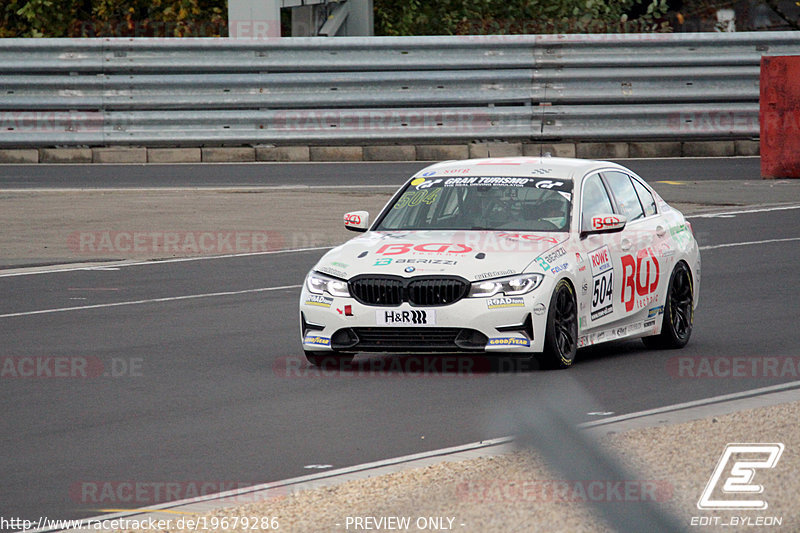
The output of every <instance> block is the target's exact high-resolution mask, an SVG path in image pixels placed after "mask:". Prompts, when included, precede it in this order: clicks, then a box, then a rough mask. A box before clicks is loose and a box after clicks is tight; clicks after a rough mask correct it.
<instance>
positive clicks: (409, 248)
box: [375, 242, 472, 255]
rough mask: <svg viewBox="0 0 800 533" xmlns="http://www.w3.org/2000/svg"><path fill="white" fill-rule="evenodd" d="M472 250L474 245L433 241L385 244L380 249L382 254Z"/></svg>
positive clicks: (463, 252) (464, 251)
mask: <svg viewBox="0 0 800 533" xmlns="http://www.w3.org/2000/svg"><path fill="white" fill-rule="evenodd" d="M471 251H472V247H470V246H467V245H466V244H450V243H445V242H432V243H424V244H417V245H414V244H411V243H401V244H384V245H383V246H381V247H380V248H378V251H377V252H375V253H377V254H380V255H402V254H407V253H410V252H421V253H426V254H465V253H468V252H471Z"/></svg>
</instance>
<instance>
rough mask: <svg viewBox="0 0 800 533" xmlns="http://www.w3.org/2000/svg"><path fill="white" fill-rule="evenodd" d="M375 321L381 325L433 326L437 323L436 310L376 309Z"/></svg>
mask: <svg viewBox="0 0 800 533" xmlns="http://www.w3.org/2000/svg"><path fill="white" fill-rule="evenodd" d="M375 321H376V323H377V324H378V325H379V326H409V325H410V326H432V325H435V324H436V311H434V310H432V309H429V310H422V309H413V310H410V311H375Z"/></svg>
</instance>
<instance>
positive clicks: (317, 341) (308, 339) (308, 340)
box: [303, 335, 331, 346]
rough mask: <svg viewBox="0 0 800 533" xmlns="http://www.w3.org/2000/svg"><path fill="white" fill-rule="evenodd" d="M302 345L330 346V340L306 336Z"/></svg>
mask: <svg viewBox="0 0 800 533" xmlns="http://www.w3.org/2000/svg"><path fill="white" fill-rule="evenodd" d="M303 344H314V345H316V346H330V345H331V340H330V339H329V338H328V337H320V336H319V335H306V338H305V339H303Z"/></svg>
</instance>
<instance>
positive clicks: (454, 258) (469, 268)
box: [314, 231, 569, 281]
mask: <svg viewBox="0 0 800 533" xmlns="http://www.w3.org/2000/svg"><path fill="white" fill-rule="evenodd" d="M568 237H569V234H568V233H549V232H514V231H405V232H368V233H365V234H364V235H362V236H360V237H356V238H354V239H351V240H350V241H348V242H346V243H344V244H342V245H340V246H337V247H336V248H334V249H333V250H331V251H329V252H328V253H327V254H325V255H324V256H323V257H322V259H320V261H319V262H318V263H317V265H316V266H315V267H314V270H317V271H319V272H323V273H326V274H328V275H331V276H335V277H337V278H341V279H349V278H352V277H353V276H357V275H359V274H366V273H372V274H389V275H396V276H403V277H411V276H424V275H447V274H451V275H457V276H461V277H463V278H466V279H468V280H470V281H477V280H481V279H490V278H496V277H501V276H507V275H512V274H517V273H520V272H525V271H526V269H528V268H529V266H530V265H531V263H532V262H533V260H534V258H536V257H537V256H539V255H541V254H543V253H545V252H547V251H548V250H550V249H552V248H555V247H557V246H559V245H560V244H561V243H563V242H564V241H565V240H567V238H568ZM527 271H529V272H537V271H539V272H540V271H541V270H540V269H539V268H538V266H537V265H533V266H530V269H529V270H527Z"/></svg>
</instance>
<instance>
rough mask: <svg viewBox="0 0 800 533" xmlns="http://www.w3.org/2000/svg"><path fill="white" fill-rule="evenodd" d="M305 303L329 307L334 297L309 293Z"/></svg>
mask: <svg viewBox="0 0 800 533" xmlns="http://www.w3.org/2000/svg"><path fill="white" fill-rule="evenodd" d="M303 303H304V304H305V305H315V306H317V307H324V308H326V309H328V308H329V307H330V306H331V304H332V303H333V298H329V297H327V296H322V295H320V294H309V295H308V297H306V300H305V301H304V302H303Z"/></svg>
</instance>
